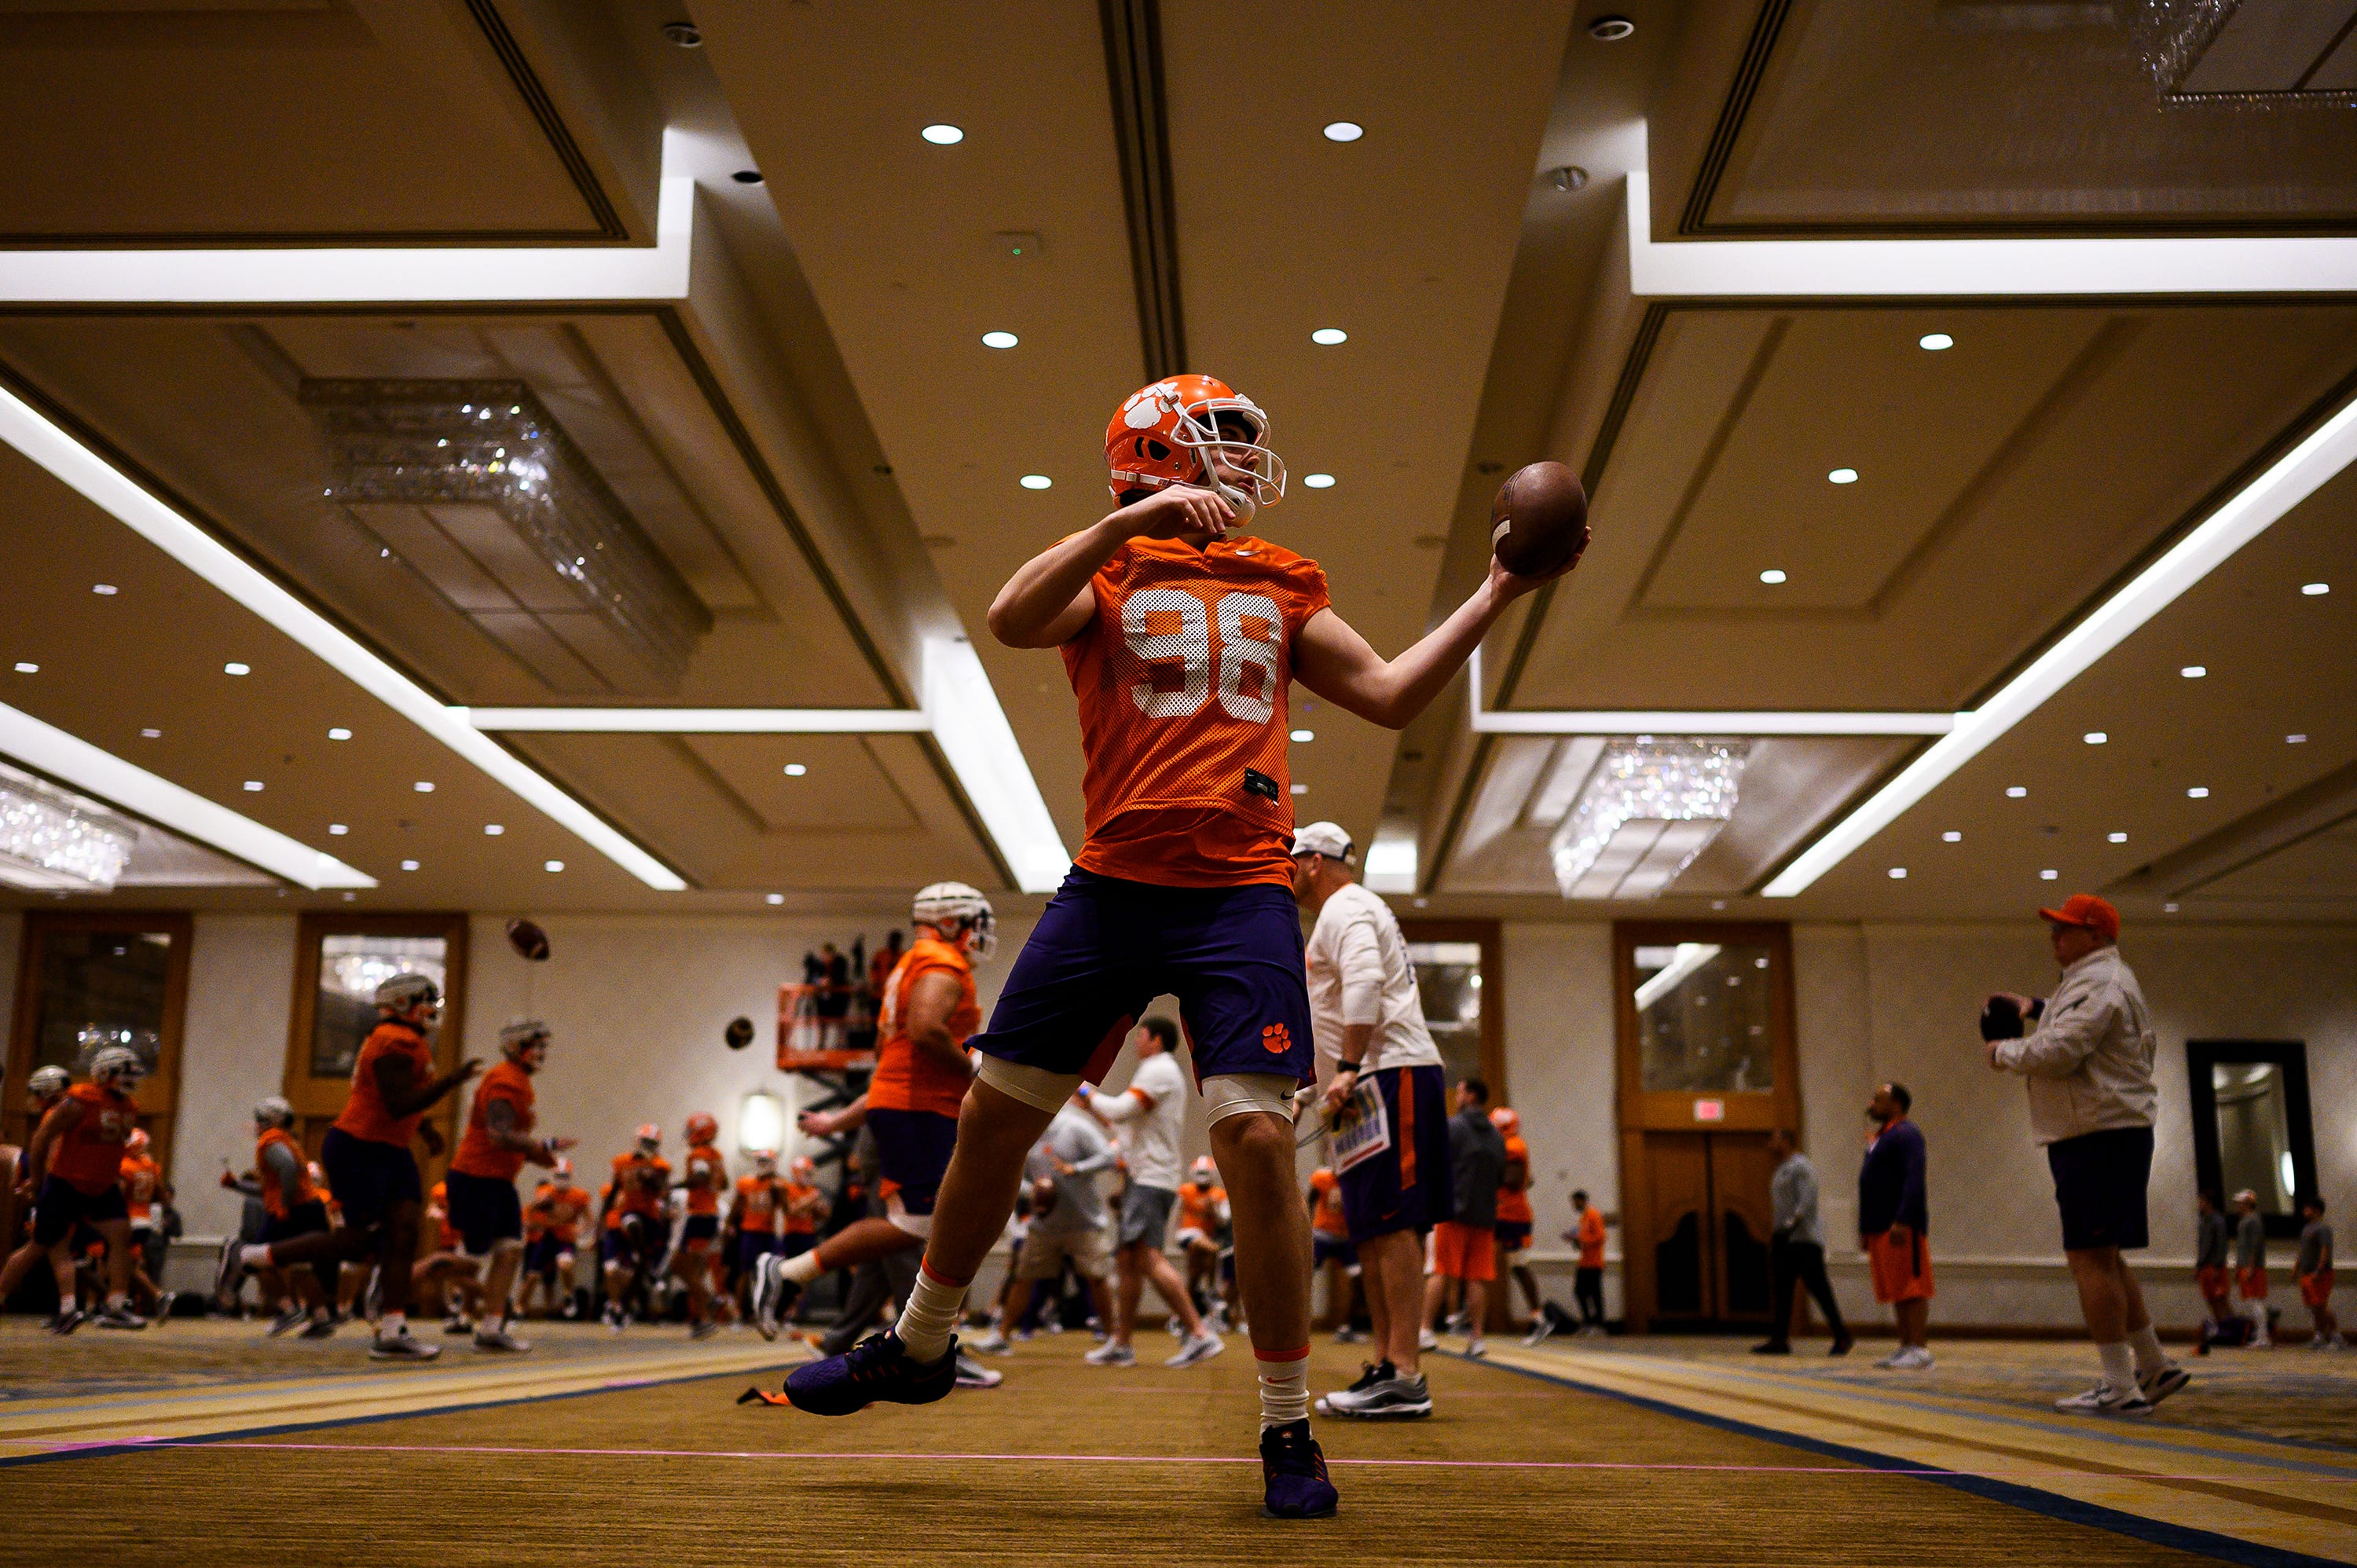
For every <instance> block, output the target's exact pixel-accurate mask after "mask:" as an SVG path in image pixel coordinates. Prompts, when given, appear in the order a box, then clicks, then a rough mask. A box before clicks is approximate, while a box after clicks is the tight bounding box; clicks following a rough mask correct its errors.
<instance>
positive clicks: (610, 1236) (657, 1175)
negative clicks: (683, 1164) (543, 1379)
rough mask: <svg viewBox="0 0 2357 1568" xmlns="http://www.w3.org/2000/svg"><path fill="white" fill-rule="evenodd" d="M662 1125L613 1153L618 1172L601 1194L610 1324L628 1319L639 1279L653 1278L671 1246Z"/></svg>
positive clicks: (643, 1130) (645, 1129)
mask: <svg viewBox="0 0 2357 1568" xmlns="http://www.w3.org/2000/svg"><path fill="white" fill-rule="evenodd" d="M661 1151H662V1128H661V1127H658V1126H657V1125H655V1124H654V1123H653V1122H645V1123H643V1124H642V1125H641V1126H640V1128H639V1133H638V1146H637V1147H636V1148H634V1149H632V1150H631V1151H630V1153H629V1154H626V1155H615V1156H614V1174H613V1176H611V1177H609V1178H608V1180H607V1183H606V1190H605V1192H604V1194H603V1195H602V1197H601V1201H602V1203H603V1205H604V1208H602V1209H601V1210H600V1212H599V1216H598V1218H599V1219H600V1221H601V1222H602V1224H603V1226H604V1229H605V1235H604V1237H603V1238H602V1239H601V1241H600V1247H601V1250H602V1251H604V1253H605V1257H606V1326H607V1327H608V1328H611V1329H614V1330H616V1331H618V1332H619V1330H620V1329H621V1328H622V1327H624V1326H626V1325H627V1324H628V1323H629V1322H630V1302H631V1298H632V1296H633V1294H635V1292H636V1289H637V1286H638V1283H639V1281H640V1279H641V1278H643V1279H644V1280H645V1281H646V1283H650V1284H651V1283H653V1281H654V1276H655V1273H656V1270H657V1269H658V1267H659V1266H660V1265H661V1263H662V1258H663V1254H664V1253H665V1252H667V1251H670V1250H671V1213H670V1211H669V1209H668V1208H665V1205H666V1204H667V1203H668V1202H669V1201H670V1197H671V1162H670V1161H669V1160H667V1159H664V1158H663V1157H662V1152H661Z"/></svg>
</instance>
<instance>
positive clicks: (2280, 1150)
mask: <svg viewBox="0 0 2357 1568" xmlns="http://www.w3.org/2000/svg"><path fill="white" fill-rule="evenodd" d="M2185 1067H2186V1073H2187V1076H2188V1077H2189V1079H2190V1083H2189V1085H2188V1087H2189V1088H2190V1090H2191V1091H2192V1101H2193V1103H2192V1112H2193V1116H2192V1121H2193V1167H2194V1175H2195V1178H2196V1179H2197V1180H2198V1181H2199V1182H2200V1183H2201V1187H2203V1188H2204V1189H2206V1190H2208V1191H2210V1192H2212V1193H2215V1194H2217V1195H2218V1197H2220V1198H2221V1199H2223V1200H2231V1199H2232V1198H2233V1195H2234V1194H2235V1193H2236V1192H2239V1191H2241V1190H2242V1189H2244V1188H2245V1187H2247V1188H2249V1189H2250V1190H2251V1191H2252V1192H2254V1193H2255V1194H2256V1195H2257V1196H2258V1200H2259V1215H2260V1218H2261V1219H2265V1220H2266V1227H2267V1234H2268V1235H2270V1236H2296V1235H2298V1233H2299V1195H2300V1194H2302V1193H2303V1192H2312V1191H2314V1190H2315V1186H2316V1141H2315V1132H2314V1128H2313V1125H2312V1123H2311V1122H2310V1121H2309V1101H2308V1047H2307V1045H2306V1044H2305V1043H2304V1042H2301V1041H2298V1040H2188V1041H2187V1042H2186V1044H2185Z"/></svg>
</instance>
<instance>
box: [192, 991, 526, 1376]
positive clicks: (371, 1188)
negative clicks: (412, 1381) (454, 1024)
mask: <svg viewBox="0 0 2357 1568" xmlns="http://www.w3.org/2000/svg"><path fill="white" fill-rule="evenodd" d="M376 1010H377V1015H378V1020H379V1021H378V1023H377V1026H376V1027H375V1028H374V1029H373V1030H371V1032H370V1034H369V1037H368V1038H367V1039H366V1040H363V1041H362V1042H361V1049H360V1057H359V1059H358V1060H357V1061H355V1062H354V1063H353V1064H352V1088H351V1093H350V1097H349V1098H347V1099H346V1100H345V1101H344V1109H343V1112H342V1114H340V1115H339V1116H338V1117H337V1118H336V1122H335V1125H334V1126H332V1127H330V1128H328V1135H327V1137H326V1139H325V1140H324V1141H323V1142H322V1143H321V1144H320V1145H319V1163H320V1164H321V1165H323V1166H324V1167H326V1171H327V1175H328V1180H329V1181H330V1182H331V1183H332V1184H333V1185H334V1187H335V1189H336V1197H337V1200H338V1202H339V1204H341V1206H342V1209H343V1222H342V1223H341V1224H339V1225H338V1226H337V1227H336V1229H335V1230H330V1231H328V1233H327V1234H326V1235H324V1236H318V1235H314V1236H300V1237H296V1239H295V1240H290V1241H279V1242H260V1243H256V1244H253V1245H251V1246H244V1247H241V1246H239V1244H238V1241H237V1239H236V1238H235V1237H233V1236H232V1237H231V1238H230V1239H229V1240H227V1241H224V1242H223V1243H222V1244H221V1270H220V1273H219V1274H218V1275H217V1277H216V1278H215V1280H214V1290H213V1294H215V1295H216V1296H217V1297H227V1296H231V1295H233V1294H235V1292H236V1287H237V1282H238V1276H239V1274H240V1273H241V1272H242V1270H244V1269H248V1268H276V1269H282V1270H283V1269H285V1268H286V1267H287V1266H288V1265H289V1264H292V1263H315V1262H319V1261H320V1260H322V1259H325V1258H337V1259H340V1260H342V1261H343V1262H360V1261H361V1260H362V1259H372V1260H374V1262H375V1264H376V1274H377V1299H378V1301H379V1303H380V1304H381V1306H382V1315H381V1316H380V1317H379V1319H378V1322H377V1331H376V1334H375V1337H373V1338H372V1339H371V1341H370V1343H369V1356H370V1358H371V1359H374V1360H380V1361H400V1360H411V1361H416V1360H430V1359H433V1358H434V1357H436V1356H438V1355H440V1354H441V1353H442V1350H441V1347H439V1346H436V1345H427V1344H424V1343H422V1342H420V1341H419V1340H418V1339H417V1338H416V1337H414V1336H413V1335H412V1334H411V1333H410V1332H409V1286H410V1270H411V1266H412V1264H413V1263H414V1261H415V1259H416V1257H417V1222H418V1216H419V1212H420V1210H421V1209H422V1208H423V1207H424V1201H425V1191H424V1188H423V1187H422V1186H421V1184H420V1183H419V1180H418V1176H417V1159H416V1156H415V1155H412V1154H411V1153H410V1150H409V1144H410V1141H411V1140H412V1139H413V1138H414V1139H416V1140H418V1141H420V1142H422V1143H424V1144H425V1150H426V1153H428V1154H430V1155H438V1154H440V1153H441V1152H442V1133H441V1132H440V1130H439V1129H438V1128H436V1126H435V1125H434V1124H433V1123H432V1122H428V1121H426V1120H425V1113H426V1112H428V1111H430V1110H432V1109H433V1108H434V1106H435V1105H436V1103H438V1102H439V1101H441V1099H442V1097H443V1096H444V1095H446V1094H447V1093H449V1092H450V1091H451V1090H454V1089H456V1088H457V1087H458V1086H459V1085H460V1084H462V1083H464V1082H466V1081H467V1080H468V1079H470V1078H472V1077H474V1076H475V1074H476V1072H477V1071H478V1070H479V1069H480V1068H481V1067H482V1065H483V1064H482V1063H480V1062H479V1061H477V1060H475V1059H474V1058H468V1059H467V1060H465V1061H462V1062H460V1063H459V1064H458V1065H457V1067H456V1068H453V1069H451V1070H450V1071H448V1072H446V1073H443V1074H442V1075H440V1076H439V1077H436V1076H435V1072H434V1047H433V1046H432V1045H431V1044H430V1043H428V1041H427V1039H426V1035H427V1032H428V1031H429V1030H431V1029H432V1028H433V1027H434V1026H435V1025H436V1022H438V1021H439V1019H440V1017H441V1012H442V988H441V987H440V986H438V985H436V983H434V981H433V980H432V979H431V978H430V977H428V976H426V975H423V974H414V973H404V974H396V975H394V976H393V977H392V978H391V979H390V980H387V981H386V982H385V983H383V984H382V985H380V986H378V987H377V988H376Z"/></svg>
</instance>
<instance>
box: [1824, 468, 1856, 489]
mask: <svg viewBox="0 0 2357 1568" xmlns="http://www.w3.org/2000/svg"><path fill="white" fill-rule="evenodd" d="M1825 478H1827V479H1829V480H1831V481H1832V482H1833V483H1835V484H1836V485H1854V484H1856V483H1857V469H1856V468H1835V470H1834V471H1833V472H1832V473H1830V474H1827V475H1826V476H1825Z"/></svg>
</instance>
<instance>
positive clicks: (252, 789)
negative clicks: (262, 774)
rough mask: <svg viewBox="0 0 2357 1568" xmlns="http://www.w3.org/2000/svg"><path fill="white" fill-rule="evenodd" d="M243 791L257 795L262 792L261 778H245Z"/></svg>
mask: <svg viewBox="0 0 2357 1568" xmlns="http://www.w3.org/2000/svg"><path fill="white" fill-rule="evenodd" d="M245 792H246V793H247V794H249V795H259V794H261V793H262V780H261V779H247V780H246V781H245Z"/></svg>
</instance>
